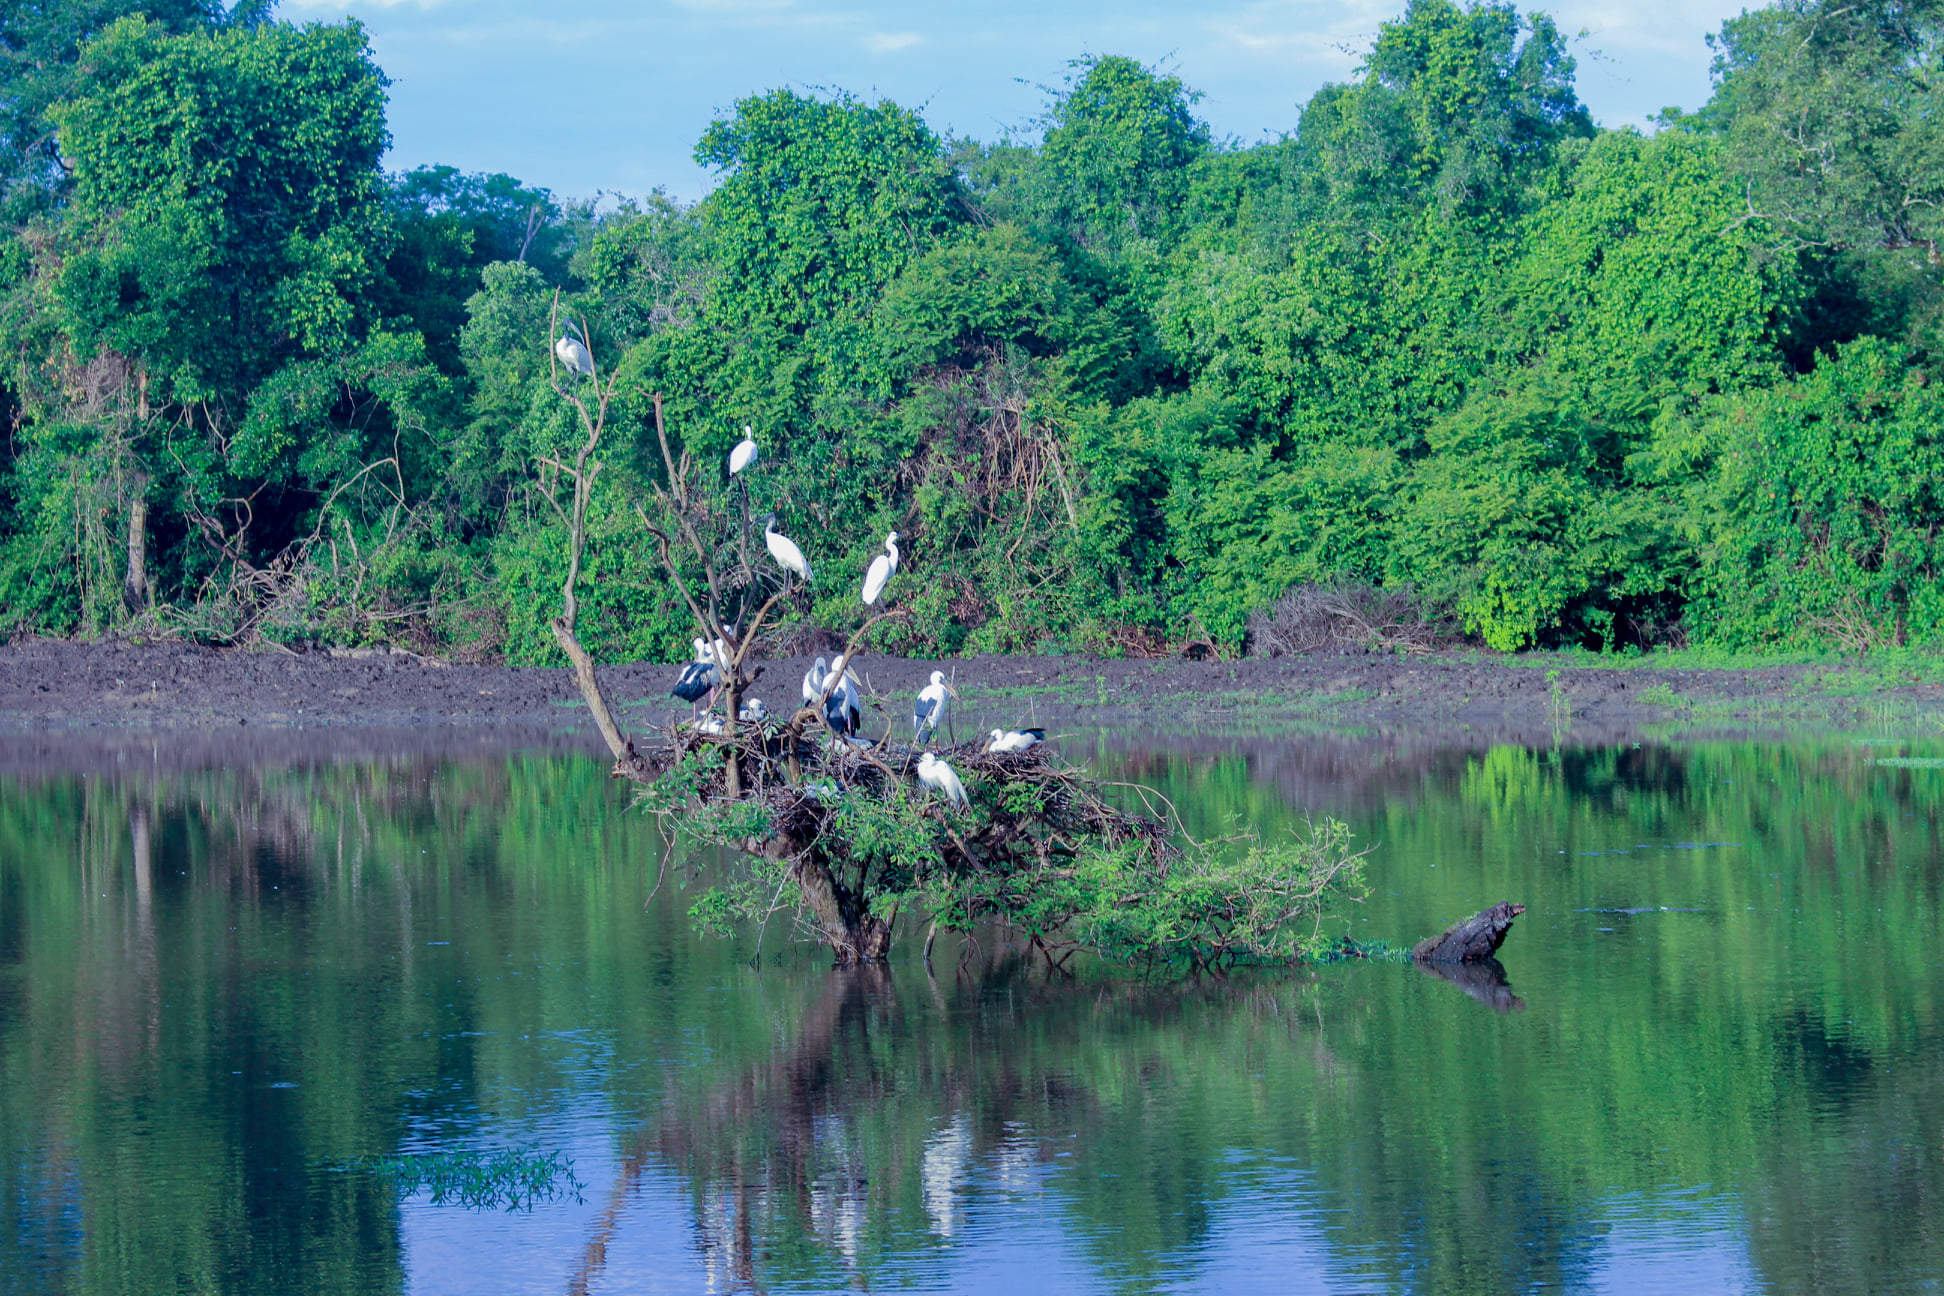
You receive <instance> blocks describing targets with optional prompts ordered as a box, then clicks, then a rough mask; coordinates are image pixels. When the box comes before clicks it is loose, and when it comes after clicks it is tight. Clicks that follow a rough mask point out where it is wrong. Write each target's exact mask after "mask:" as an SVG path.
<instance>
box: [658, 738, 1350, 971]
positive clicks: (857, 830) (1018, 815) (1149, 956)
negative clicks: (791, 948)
mask: <svg viewBox="0 0 1944 1296" xmlns="http://www.w3.org/2000/svg"><path fill="white" fill-rule="evenodd" d="M783 741H786V742H787V741H791V740H789V739H784V740H783ZM763 742H764V743H765V744H766V745H765V747H764V748H763V753H764V754H759V753H758V750H757V749H756V748H755V747H752V746H747V745H745V746H744V747H743V748H742V749H741V750H742V759H743V760H744V762H745V764H746V765H747V766H748V768H749V769H750V770H755V769H758V768H760V769H763V770H767V771H768V772H769V773H770V774H772V775H776V776H778V777H780V776H781V775H782V768H783V767H782V762H781V760H780V759H779V758H778V757H777V756H776V755H775V753H774V751H773V750H770V747H769V746H768V744H770V742H771V739H770V738H768V737H766V738H765V739H764V740H763ZM712 750H717V749H715V748H712V747H709V746H707V745H704V746H702V747H699V748H697V750H696V751H695V752H692V753H689V754H687V755H686V756H684V757H683V758H682V759H680V760H678V761H677V762H676V763H675V764H674V766H673V768H672V769H671V771H670V772H669V773H667V774H664V775H663V776H661V778H660V779H658V780H657V781H655V782H654V783H652V784H651V785H650V786H649V787H648V788H647V790H646V791H645V792H644V794H643V796H642V798H641V801H642V804H643V805H645V806H646V807H648V808H650V809H652V810H654V811H655V812H656V813H659V814H660V815H662V816H663V818H664V819H665V820H667V821H668V822H670V823H671V824H673V825H674V826H675V827H676V828H677V829H678V830H679V831H680V832H681V833H683V834H684V835H686V836H688V837H690V838H691V839H692V840H694V841H695V842H697V843H700V844H703V845H712V846H720V847H725V848H728V849H730V850H733V851H736V852H738V855H737V865H736V869H735V871H734V873H733V874H732V876H731V877H730V878H729V879H728V880H726V881H724V882H721V883H718V884H716V885H714V886H711V887H710V888H708V889H707V890H705V891H704V892H703V893H702V894H701V895H700V896H699V897H698V898H697V899H696V900H695V902H694V903H693V904H692V905H691V906H690V909H689V918H690V921H691V922H693V923H694V924H695V925H696V927H697V929H698V930H700V931H704V932H707V933H710V934H713V935H726V934H729V933H731V932H733V931H734V930H736V928H737V927H738V926H739V925H741V924H752V925H764V924H767V923H768V921H769V919H770V918H771V916H772V914H773V913H774V912H775V911H777V910H778V909H783V908H796V909H797V910H798V912H799V913H800V914H803V915H804V916H806V917H809V916H811V915H814V922H815V923H817V924H821V926H822V928H823V931H824V932H825V936H824V938H825V939H826V941H829V942H831V943H833V945H834V944H835V942H834V941H833V940H832V938H831V937H830V936H829V935H828V931H829V928H830V924H831V923H832V922H833V921H834V919H832V918H831V917H830V916H829V913H830V912H834V911H835V910H838V909H842V910H843V911H844V912H847V913H848V912H851V910H852V909H854V910H855V912H857V913H867V914H869V915H872V916H874V917H875V918H876V919H877V920H879V921H881V922H883V923H884V924H886V925H887V926H888V925H889V924H891V923H893V922H894V921H895V919H896V917H897V916H898V915H899V914H900V913H905V912H911V911H917V912H921V913H924V914H926V915H928V916H929V918H930V920H931V921H932V922H933V923H934V924H936V926H937V928H938V929H940V930H944V931H955V932H967V933H969V932H971V931H973V930H974V929H976V928H979V927H981V926H983V925H986V924H992V923H997V924H1000V925H1002V926H1004V927H1007V928H1010V929H1011V930H1013V931H1015V932H1017V933H1018V934H1019V935H1020V936H1022V937H1024V938H1026V939H1027V940H1029V941H1030V942H1031V943H1032V944H1033V945H1034V947H1036V948H1040V949H1043V950H1045V951H1046V954H1047V958H1048V959H1049V960H1052V959H1054V958H1055V957H1056V955H1057V956H1059V957H1062V958H1063V957H1064V956H1065V955H1066V954H1068V953H1070V952H1072V951H1076V950H1085V951H1088V952H1089V953H1091V954H1093V955H1095V956H1098V957H1101V958H1105V959H1109V960H1113V961H1120V962H1140V963H1152V962H1156V961H1158V962H1162V963H1170V962H1174V963H1183V964H1188V965H1192V966H1208V967H1229V966H1233V965H1235V964H1237V963H1240V962H1255V961H1268V962H1285V963H1287V962H1298V961H1303V960H1308V959H1314V958H1318V957H1320V956H1321V955H1322V954H1323V953H1324V951H1325V950H1326V948H1327V947H1328V946H1329V945H1330V944H1331V942H1332V941H1334V940H1336V939H1338V935H1339V933H1330V934H1326V932H1325V928H1326V926H1331V927H1334V926H1335V924H1336V923H1337V921H1338V919H1339V918H1340V917H1341V914H1340V907H1341V905H1342V904H1343V903H1345V902H1355V901H1357V900H1361V899H1362V898H1363V896H1364V894H1365V888H1364V881H1363V860H1364V856H1363V853H1362V852H1356V851H1352V850H1351V849H1350V845H1349V843H1350V834H1349V830H1348V829H1347V828H1346V827H1345V826H1344V825H1343V824H1341V823H1338V822H1336V821H1334V820H1330V821H1325V822H1323V823H1321V824H1312V825H1309V826H1308V828H1307V830H1306V831H1302V832H1295V833H1291V834H1290V835H1288V836H1287V837H1282V838H1276V839H1270V840H1264V839H1262V838H1260V837H1250V838H1248V839H1245V840H1243V841H1239V842H1217V843H1199V842H1195V841H1194V840H1192V839H1190V838H1187V837H1186V836H1185V835H1182V836H1180V837H1179V838H1178V839H1177V838H1171V836H1170V833H1171V831H1173V832H1178V830H1179V825H1172V826H1170V825H1164V824H1161V823H1155V822H1149V821H1144V820H1139V819H1135V818H1131V817H1129V816H1126V815H1123V814H1121V813H1119V812H1118V811H1115V810H1113V809H1112V808H1110V807H1109V806H1108V805H1107V804H1106V803H1105V802H1104V801H1103V800H1102V799H1101V793H1100V789H1099V788H1098V787H1097V786H1096V785H1094V784H1093V783H1092V782H1091V780H1089V779H1087V778H1086V777H1085V776H1084V775H1082V774H1081V773H1080V772H1079V771H1077V770H1072V769H1061V768H1057V767H1054V766H1050V765H1048V764H1046V763H1045V762H1044V760H1043V758H1039V757H1034V758H1008V757H980V756H978V755H977V754H976V753H972V752H968V751H959V752H956V753H953V754H952V757H953V762H954V765H955V768H956V769H957V770H958V772H959V773H960V774H961V777H963V778H964V780H965V783H966V790H967V793H968V801H967V804H965V805H964V806H962V807H948V806H943V805H941V803H940V802H938V801H937V800H936V799H934V798H933V797H932V796H931V795H930V794H929V793H928V792H927V791H926V790H925V789H923V788H922V787H921V786H920V785H918V784H917V783H916V781H915V779H914V778H912V777H911V776H910V775H909V770H908V766H907V767H906V769H905V772H904V776H903V777H888V778H880V777H877V775H876V774H874V773H873V771H872V769H871V768H870V767H867V766H865V765H863V764H860V763H856V762H851V763H849V765H848V768H849V770H850V773H849V775H848V776H846V775H845V774H844V773H843V771H844V769H845V768H846V764H845V762H843V761H842V760H841V758H839V759H838V760H837V761H836V762H835V763H831V758H830V757H829V756H828V755H827V754H826V755H824V756H817V757H807V758H805V759H809V760H815V761H817V762H819V763H818V765H817V768H816V770H815V771H812V770H810V769H806V770H805V771H804V773H803V778H804V780H805V784H804V786H805V787H807V788H809V789H811V790H810V791H800V790H798V789H794V788H784V789H775V790H772V791H768V792H763V791H759V792H757V793H756V794H755V795H753V796H749V797H743V798H731V797H728V796H726V795H724V794H723V792H722V787H721V784H720V783H718V782H716V781H715V780H714V779H712V778H711V777H710V775H709V774H708V773H707V772H706V770H707V764H708V761H707V758H706V757H702V756H701V755H700V754H699V753H700V752H704V751H712ZM885 759H887V760H890V761H892V762H894V763H896V764H899V765H901V766H905V765H906V762H907V761H908V756H907V755H905V754H892V753H887V754H886V756H885ZM877 769H878V772H879V773H882V772H884V770H885V769H886V767H883V766H878V767H877ZM833 772H834V773H833ZM747 776H748V777H750V778H752V779H759V778H760V777H761V776H760V775H757V774H754V773H751V774H748V775H747ZM839 778H842V779H844V786H839V784H838V782H837V779H839ZM690 796H693V798H694V799H693V800H690V799H689V797H690ZM817 878H823V879H827V881H826V882H824V883H822V885H823V886H826V887H828V888H829V889H830V890H831V891H833V892H834V893H835V894H836V895H837V896H838V897H839V899H838V901H837V902H836V903H835V906H834V907H831V906H821V907H820V901H819V900H818V899H817V898H816V895H815V891H816V887H817V885H818V884H817V883H816V882H815V881H814V879H817ZM806 879H812V881H806ZM846 906H849V907H850V908H846ZM851 921H853V922H854V921H855V919H854V918H853V919H852V920H851ZM840 953H841V951H840Z"/></svg>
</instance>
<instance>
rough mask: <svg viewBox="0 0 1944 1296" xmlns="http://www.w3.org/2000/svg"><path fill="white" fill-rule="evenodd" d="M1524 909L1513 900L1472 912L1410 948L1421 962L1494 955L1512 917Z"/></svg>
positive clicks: (1459, 960) (1464, 960) (1465, 960)
mask: <svg viewBox="0 0 1944 1296" xmlns="http://www.w3.org/2000/svg"><path fill="white" fill-rule="evenodd" d="M1524 912H1525V906H1524V905H1522V904H1513V903H1512V902H1511V901H1510V900H1507V901H1505V902H1504V903H1502V904H1495V905H1493V906H1492V907H1491V908H1490V909H1486V910H1483V911H1481V912H1479V913H1475V914H1473V915H1472V916H1471V917H1469V918H1466V919H1464V920H1463V921H1461V922H1455V923H1453V924H1451V926H1449V927H1447V928H1445V930H1444V934H1443V935H1442V936H1428V937H1426V938H1425V939H1423V940H1421V941H1419V942H1418V943H1417V944H1416V945H1415V946H1413V947H1412V949H1411V957H1412V958H1414V959H1416V960H1417V961H1418V962H1420V963H1477V962H1479V961H1481V960H1483V959H1488V958H1490V957H1492V955H1493V954H1495V953H1497V952H1498V947H1499V946H1500V945H1502V944H1504V942H1505V935H1506V933H1507V932H1509V931H1511V930H1512V920H1513V919H1514V918H1517V917H1518V916H1519V915H1520V914H1522V913H1524Z"/></svg>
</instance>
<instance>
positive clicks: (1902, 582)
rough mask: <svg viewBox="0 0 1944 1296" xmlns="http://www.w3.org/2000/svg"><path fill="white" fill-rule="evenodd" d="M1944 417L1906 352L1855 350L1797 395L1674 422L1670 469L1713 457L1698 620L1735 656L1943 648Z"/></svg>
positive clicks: (1695, 522)
mask: <svg viewBox="0 0 1944 1296" xmlns="http://www.w3.org/2000/svg"><path fill="white" fill-rule="evenodd" d="M1940 428H1944V408H1940V403H1939V400H1938V397H1937V395H1936V385H1935V383H1933V382H1931V381H1929V380H1928V379H1927V377H1926V376H1925V375H1924V374H1922V373H1921V372H1918V371H1914V370H1912V369H1910V368H1909V367H1908V366H1906V364H1905V363H1904V357H1903V355H1902V353H1901V352H1900V350H1899V349H1898V348H1897V347H1895V346H1892V345H1890V344H1888V343H1884V342H1880V341H1875V340H1868V341H1863V342H1858V343H1855V344H1853V345H1851V346H1849V347H1845V348H1843V349H1842V350H1841V352H1840V353H1839V354H1838V355H1837V356H1836V357H1834V358H1833V359H1832V360H1831V361H1830V362H1829V363H1826V364H1824V365H1823V366H1822V367H1821V368H1819V369H1817V370H1816V371H1815V372H1814V373H1813V374H1810V375H1808V376H1807V377H1805V378H1803V379H1802V380H1800V381H1799V382H1796V383H1793V384H1790V385H1789V386H1786V387H1779V388H1773V389H1770V390H1767V391H1760V392H1755V393H1751V394H1748V395H1745V396H1739V397H1734V398H1723V399H1722V400H1721V401H1719V402H1717V403H1716V404H1715V405H1714V406H1712V407H1711V408H1710V410H1709V412H1708V415H1707V416H1706V417H1705V418H1704V419H1699V420H1696V421H1694V422H1692V423H1680V424H1670V425H1669V426H1668V427H1667V428H1666V429H1665V432H1664V435H1663V437H1662V438H1661V439H1660V440H1659V441H1657V443H1656V447H1655V450H1656V453H1657V455H1658V456H1659V458H1658V460H1657V462H1659V463H1661V464H1669V463H1678V462H1683V461H1687V462H1692V461H1695V460H1697V459H1698V460H1700V461H1702V462H1705V463H1709V464H1711V471H1708V472H1707V473H1706V476H1705V477H1704V478H1703V479H1702V480H1701V481H1699V482H1697V483H1695V484H1694V485H1693V486H1692V487H1690V489H1689V493H1688V498H1689V500H1690V501H1691V508H1692V512H1691V514H1690V515H1689V516H1690V523H1689V524H1690V526H1692V527H1693V528H1694V530H1695V531H1696V532H1697V533H1698V534H1699V535H1700V536H1702V537H1705V539H1703V541H1702V543H1701V545H1700V553H1701V557H1702V559H1703V564H1704V565H1703V567H1702V570H1701V572H1700V574H1699V578H1698V579H1697V581H1696V582H1695V588H1694V591H1693V601H1692V603H1691V604H1690V615H1691V616H1692V618H1693V620H1694V623H1695V632H1696V633H1697V635H1698V637H1700V638H1702V639H1705V640H1706V641H1708V642H1711V643H1718V644H1720V645H1722V646H1724V647H1750V646H1756V645H1765V644H1772V645H1790V646H1800V645H1807V644H1813V643H1817V642H1827V641H1829V640H1834V641H1836V642H1838V643H1840V644H1842V645H1843V646H1845V647H1849V648H1868V647H1877V646H1881V645H1886V644H1891V643H1900V642H1904V641H1906V640H1909V641H1911V642H1916V643H1925V644H1933V645H1934V644H1937V643H1939V642H1940V633H1941V631H1940V627H1944V619H1941V618H1940V613H1944V579H1941V578H1944V566H1941V565H1940V557H1941V556H1940V554H1939V552H1938V535H1939V532H1940V529H1944V494H1941V493H1940V483H1944V440H1941V439H1940Z"/></svg>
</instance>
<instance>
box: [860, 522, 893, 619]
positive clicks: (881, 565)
mask: <svg viewBox="0 0 1944 1296" xmlns="http://www.w3.org/2000/svg"><path fill="white" fill-rule="evenodd" d="M897 573H898V533H897V532H896V531H893V532H892V533H891V534H890V535H888V536H886V537H884V552H883V553H881V554H879V555H878V556H877V557H875V558H873V559H871V569H870V570H869V571H867V572H865V573H864V604H865V606H866V607H869V606H870V605H871V604H873V603H875V602H877V601H878V595H880V594H882V593H884V583H885V582H886V581H888V580H890V579H891V578H892V577H893V576H895V575H897Z"/></svg>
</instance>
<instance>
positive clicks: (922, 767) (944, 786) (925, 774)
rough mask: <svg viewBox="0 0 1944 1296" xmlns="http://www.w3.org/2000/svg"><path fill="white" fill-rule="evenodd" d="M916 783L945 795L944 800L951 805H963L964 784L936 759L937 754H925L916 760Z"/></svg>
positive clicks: (942, 762)
mask: <svg viewBox="0 0 1944 1296" xmlns="http://www.w3.org/2000/svg"><path fill="white" fill-rule="evenodd" d="M918 781H919V782H920V783H923V784H924V785H925V786H926V787H928V788H933V789H935V790H937V791H939V792H943V793H944V794H945V799H946V800H947V801H950V802H951V803H952V804H953V805H964V804H965V801H966V797H965V784H964V783H962V782H960V781H959V776H958V774H957V772H956V771H954V770H953V769H952V767H951V766H950V765H947V764H946V763H945V762H944V761H942V760H940V759H938V753H937V752H930V751H928V752H926V753H925V754H924V755H923V756H920V757H919V758H918Z"/></svg>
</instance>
